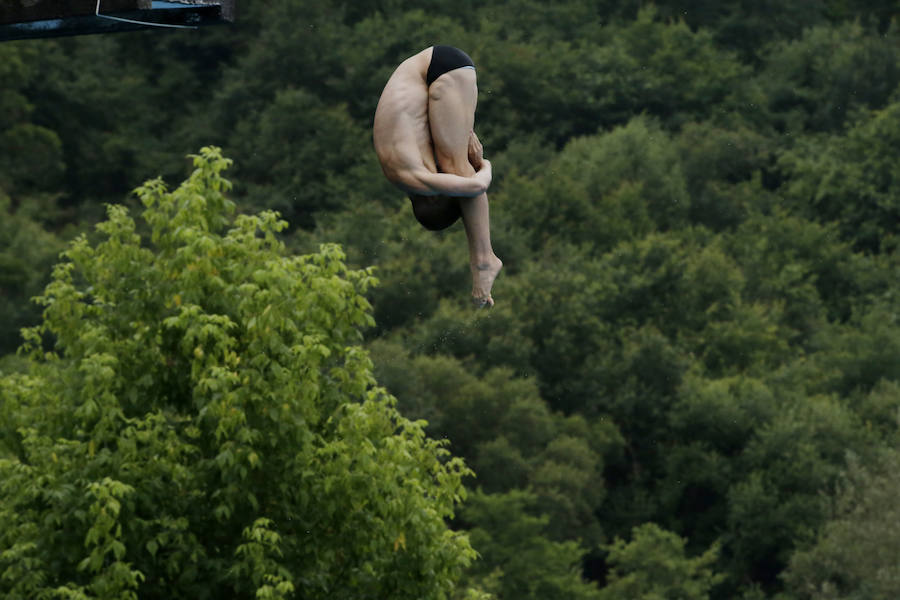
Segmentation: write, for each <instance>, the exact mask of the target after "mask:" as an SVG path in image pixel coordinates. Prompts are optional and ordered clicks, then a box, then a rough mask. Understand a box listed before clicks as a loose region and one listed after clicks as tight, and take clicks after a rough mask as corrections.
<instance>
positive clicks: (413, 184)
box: [403, 159, 492, 198]
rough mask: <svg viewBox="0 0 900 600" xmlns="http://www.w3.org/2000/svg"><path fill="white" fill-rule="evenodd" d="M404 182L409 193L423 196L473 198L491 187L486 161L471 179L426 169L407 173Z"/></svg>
mask: <svg viewBox="0 0 900 600" xmlns="http://www.w3.org/2000/svg"><path fill="white" fill-rule="evenodd" d="M406 175H407V176H406V177H404V178H403V179H404V180H405V183H406V187H408V188H410V191H411V192H414V193H416V194H420V195H423V196H436V195H444V196H461V197H468V198H471V197H475V196H480V195H481V194H483V193H485V192H486V191H487V189H488V188H489V187H490V186H491V178H492V171H491V163H490V161H488V160H487V159H485V160H483V161H482V163H481V168H480V169H479V170H478V172H477V173H475V174H474V175H472V176H471V177H462V176H460V175H453V174H452V173H433V172H431V171H429V170H428V169H424V168H423V169H418V170H416V171H414V172H413V171H409V172H407V174H406Z"/></svg>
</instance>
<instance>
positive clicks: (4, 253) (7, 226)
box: [0, 188, 63, 355]
mask: <svg viewBox="0 0 900 600" xmlns="http://www.w3.org/2000/svg"><path fill="white" fill-rule="evenodd" d="M25 202H35V203H36V201H35V200H34V199H33V198H28V199H26V201H25ZM35 209H36V207H33V206H28V205H23V206H20V208H19V210H17V211H15V212H14V211H13V210H12V207H11V201H10V199H9V198H8V197H7V196H5V195H4V194H3V190H2V188H0V314H2V315H3V319H2V320H0V355H3V354H6V353H11V352H14V351H15V350H16V348H17V347H18V346H19V344H21V343H22V338H21V337H20V336H19V329H21V328H22V327H25V326H29V325H34V324H35V323H36V322H37V321H38V319H39V316H40V311H39V310H37V307H36V306H35V305H34V304H33V303H32V302H31V298H32V297H33V296H36V295H37V294H38V293H39V292H40V291H41V289H42V288H43V287H44V285H45V284H46V280H47V275H48V272H49V270H50V266H51V265H52V263H53V262H54V261H55V260H56V255H57V254H58V253H59V252H60V251H61V250H62V248H63V246H62V243H61V241H60V240H59V239H58V238H57V237H56V236H55V235H53V234H52V233H50V232H48V231H45V230H44V229H43V228H42V227H41V226H40V224H39V223H38V222H37V221H36V220H35V219H33V218H30V217H29V216H28V213H29V212H31V211H35ZM35 212H36V211H35ZM32 214H34V213H32Z"/></svg>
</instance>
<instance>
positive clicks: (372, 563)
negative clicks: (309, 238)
mask: <svg viewBox="0 0 900 600" xmlns="http://www.w3.org/2000/svg"><path fill="white" fill-rule="evenodd" d="M194 164H195V167H196V168H195V170H194V172H193V173H192V174H191V176H190V177H189V178H188V179H187V180H186V181H185V182H184V183H183V184H182V185H181V186H179V187H178V188H177V189H176V190H174V191H171V192H169V191H168V190H167V189H166V187H165V185H164V184H163V183H162V182H161V181H160V180H155V181H150V182H148V183H146V184H145V185H143V186H142V187H141V188H139V189H138V190H137V194H138V196H139V197H140V198H141V201H142V202H143V204H144V206H145V211H144V213H143V216H144V220H145V221H146V223H147V226H148V229H149V237H150V240H149V244H148V243H144V241H142V238H141V236H140V235H139V234H138V233H137V227H136V223H135V222H134V221H133V220H132V219H131V217H130V216H129V215H128V212H127V210H126V209H125V208H123V207H121V206H110V207H109V208H108V219H107V220H106V221H104V222H102V223H100V224H99V225H98V226H97V227H98V231H99V234H100V237H101V239H102V241H100V242H99V243H97V244H91V243H90V242H89V241H88V239H87V238H86V237H85V236H81V237H79V238H78V239H77V240H76V241H75V242H73V244H72V245H71V246H70V248H69V249H68V250H67V251H66V252H65V253H64V257H65V259H66V260H65V261H64V262H62V263H60V264H58V265H57V266H56V267H55V269H54V276H53V280H52V282H51V283H50V284H49V285H48V286H47V288H46V291H45V292H44V294H43V295H42V296H41V297H40V301H41V303H42V304H43V305H44V307H45V309H44V320H43V323H42V324H41V325H40V326H38V327H35V328H32V329H30V330H28V332H27V339H28V342H29V352H30V369H29V372H28V373H27V374H21V375H7V376H5V377H4V378H3V379H2V380H0V382H2V386H0V407H2V412H0V417H2V420H0V428H2V429H0V431H2V436H0V439H2V440H4V441H3V446H2V447H0V448H2V450H0V457H2V459H0V472H2V476H0V481H2V484H0V531H2V534H0V572H2V573H3V575H2V579H0V586H2V587H0V589H2V590H3V594H4V596H5V597H9V598H26V597H27V598H31V597H44V596H48V597H49V596H59V597H67V598H137V597H167V598H218V597H226V596H227V597H230V598H249V597H254V596H255V597H258V598H286V597H290V596H292V595H293V594H294V593H296V594H302V595H303V596H304V597H307V598H361V597H388V596H390V597H396V598H446V597H448V594H449V593H450V592H451V590H452V589H453V587H454V582H455V581H456V579H457V578H458V577H459V575H460V572H461V569H462V568H463V567H464V566H465V565H466V564H468V563H469V562H470V561H471V560H472V559H473V558H474V556H475V554H474V551H472V550H471V548H470V547H469V544H468V541H467V538H466V536H465V535H464V534H461V533H456V532H452V531H450V530H448V529H447V527H446V525H445V524H444V519H446V518H449V517H451V516H452V515H453V512H454V507H455V506H456V505H457V504H458V503H459V502H460V501H461V499H462V497H463V496H464V490H463V488H462V485H461V479H462V478H463V477H464V476H465V475H467V474H468V473H469V470H468V469H467V468H466V467H465V466H464V465H463V463H462V462H461V460H460V459H458V458H451V457H450V456H449V453H448V452H447V450H445V449H444V448H442V444H441V443H439V442H436V441H434V440H431V439H429V438H427V437H426V436H425V433H424V430H423V425H424V423H422V422H413V421H409V420H407V419H405V418H403V417H402V416H401V415H400V414H399V413H398V412H397V411H396V409H395V407H394V403H395V401H394V400H393V398H391V397H390V396H388V395H387V394H386V392H385V391H384V390H383V389H382V388H378V387H374V379H373V377H372V372H371V363H370V361H369V359H368V356H367V354H366V353H365V351H364V350H363V349H362V348H361V347H360V346H359V343H360V341H361V339H362V338H361V333H360V329H361V328H362V327H365V326H368V325H371V323H372V320H371V316H370V314H369V312H370V309H371V307H370V305H369V303H368V302H367V301H366V300H365V298H364V297H363V296H362V295H361V294H362V293H363V292H364V291H365V290H366V289H367V288H368V287H369V286H371V285H372V284H373V283H374V282H375V280H374V278H373V277H372V275H371V272H370V271H368V270H361V271H355V270H350V269H348V268H347V267H346V266H345V265H344V264H343V262H342V261H343V258H344V257H343V254H342V252H341V251H340V249H339V248H338V247H336V246H323V247H322V248H321V250H320V252H319V253H317V254H313V255H308V256H291V255H289V254H288V253H287V252H286V250H285V248H284V245H283V243H282V242H280V241H279V240H278V239H277V237H276V234H277V232H278V231H280V230H281V229H282V228H283V227H284V226H285V224H284V222H283V221H280V220H279V219H278V217H277V215H276V214H274V213H271V212H266V213H262V214H260V215H258V216H248V215H241V216H238V217H237V218H235V219H232V218H231V217H230V216H229V215H230V213H231V212H232V211H233V208H234V206H233V203H232V202H231V200H229V199H228V198H227V196H226V195H225V193H226V192H227V190H228V189H229V188H230V183H229V182H228V181H227V180H225V179H224V178H223V177H222V175H221V173H222V171H223V170H224V169H225V168H226V167H227V166H228V165H229V164H230V161H229V160H227V159H225V158H222V156H221V155H220V154H219V152H218V150H216V149H214V148H204V149H203V150H202V151H201V154H200V155H199V156H195V157H194ZM42 336H50V338H51V339H53V340H54V341H53V349H52V350H49V351H46V350H44V349H43V348H42ZM412 574H415V575H412Z"/></svg>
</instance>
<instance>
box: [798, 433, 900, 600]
mask: <svg viewBox="0 0 900 600" xmlns="http://www.w3.org/2000/svg"><path fill="white" fill-rule="evenodd" d="M849 458H850V460H849V461H848V468H847V472H846V474H845V475H844V477H843V478H842V480H841V485H840V487H839V489H838V493H837V495H836V497H835V499H834V502H833V503H832V506H831V507H830V511H829V512H830V518H829V520H828V522H827V523H826V524H825V526H824V527H823V528H822V530H821V531H820V532H819V534H818V536H817V537H816V540H815V543H814V544H812V545H811V546H810V547H809V548H808V549H805V550H803V551H801V552H798V553H797V554H795V555H794V556H793V557H792V559H791V564H790V567H789V568H788V569H787V570H786V571H785V573H784V578H785V581H786V582H787V584H788V590H789V593H788V594H787V595H786V597H787V598H791V599H797V600H805V599H807V598H810V599H811V598H816V599H821V600H837V599H842V600H863V599H868V600H882V599H883V600H887V599H888V598H893V597H894V596H895V595H896V592H897V582H898V580H900V570H898V564H897V560H896V556H897V553H898V552H900V530H898V526H897V523H898V516H900V515H898V514H897V502H896V499H897V494H898V492H900V487H898V485H900V482H898V480H897V473H898V467H900V462H898V454H897V451H896V450H893V449H891V450H888V451H886V452H884V453H883V454H882V455H881V456H880V457H879V459H878V460H877V461H875V463H874V464H873V465H872V466H871V467H866V466H864V465H863V464H862V462H861V460H860V457H858V456H855V455H851V456H850V457H849Z"/></svg>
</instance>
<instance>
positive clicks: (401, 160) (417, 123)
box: [373, 46, 503, 307]
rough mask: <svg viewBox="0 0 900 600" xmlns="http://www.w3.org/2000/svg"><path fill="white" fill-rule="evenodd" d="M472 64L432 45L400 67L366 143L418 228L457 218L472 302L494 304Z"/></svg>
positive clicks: (493, 262)
mask: <svg viewBox="0 0 900 600" xmlns="http://www.w3.org/2000/svg"><path fill="white" fill-rule="evenodd" d="M477 99H478V87H477V85H476V79H475V64H474V63H473V62H472V59H471V58H469V56H468V55H467V54H466V53H465V52H463V51H462V50H459V49H458V48H454V47H452V46H432V47H430V48H426V49H425V50H422V51H421V52H419V53H418V54H416V55H414V56H411V57H409V58H407V59H406V60H404V61H403V62H402V63H400V66H398V67H397V69H396V70H395V71H394V73H393V74H392V75H391V77H390V79H388V82H387V84H386V85H385V86H384V91H383V92H382V93H381V98H380V99H379V100H378V107H377V108H376V109H375V122H374V127H373V141H374V144H375V153H376V154H377V155H378V160H379V162H380V163H381V168H382V170H383V171H384V174H385V176H386V177H387V178H388V180H390V181H391V182H392V183H393V184H394V185H396V186H397V187H399V188H400V189H401V190H403V191H404V192H406V193H407V194H408V195H409V198H410V200H411V201H412V206H413V213H414V214H415V216H416V219H418V221H419V223H421V224H422V225H423V226H424V227H425V228H427V229H431V230H439V229H444V228H446V227H449V226H450V225H452V224H453V223H454V222H456V220H457V219H458V218H459V217H462V220H463V225H464V226H465V230H466V237H467V238H468V243H469V268H470V270H471V272H472V301H473V302H474V303H475V305H476V306H479V307H484V306H493V305H494V300H493V298H492V297H491V287H492V286H493V284H494V279H496V277H497V274H498V273H499V272H500V269H501V267H502V266H503V263H502V262H501V261H500V259H499V258H497V256H496V255H495V254H494V251H493V249H492V248H491V233H490V218H489V214H488V199H487V194H486V192H487V189H488V187H489V186H490V184H491V176H492V173H491V163H490V162H489V161H488V160H487V159H485V158H484V156H483V148H482V145H481V142H480V141H479V140H478V137H477V136H476V135H475V132H474V130H473V126H474V124H475V105H476V102H477Z"/></svg>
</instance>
